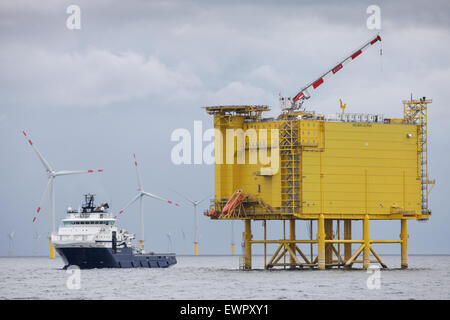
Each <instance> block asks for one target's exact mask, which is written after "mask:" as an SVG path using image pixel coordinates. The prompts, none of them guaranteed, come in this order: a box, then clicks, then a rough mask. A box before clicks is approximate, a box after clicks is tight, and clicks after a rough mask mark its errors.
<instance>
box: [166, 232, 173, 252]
mask: <svg viewBox="0 0 450 320" xmlns="http://www.w3.org/2000/svg"><path fill="white" fill-rule="evenodd" d="M166 236H167V240H168V242H167V252H170V251H172V237H171V236H170V233H167V234H166Z"/></svg>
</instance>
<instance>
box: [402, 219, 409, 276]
mask: <svg viewBox="0 0 450 320" xmlns="http://www.w3.org/2000/svg"><path fill="white" fill-rule="evenodd" d="M408 238H409V235H408V220H406V219H402V220H401V231H400V240H402V244H401V245H402V249H401V254H402V258H401V259H402V261H401V267H402V269H406V268H408Z"/></svg>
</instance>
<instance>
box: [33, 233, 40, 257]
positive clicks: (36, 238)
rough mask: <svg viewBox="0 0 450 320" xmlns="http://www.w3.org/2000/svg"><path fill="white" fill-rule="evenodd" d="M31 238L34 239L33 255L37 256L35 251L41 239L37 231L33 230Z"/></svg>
mask: <svg viewBox="0 0 450 320" xmlns="http://www.w3.org/2000/svg"><path fill="white" fill-rule="evenodd" d="M33 239H34V240H35V243H34V255H35V256H37V254H38V252H37V250H38V244H39V240H40V239H41V235H40V234H39V233H38V232H37V231H35V232H34V234H33Z"/></svg>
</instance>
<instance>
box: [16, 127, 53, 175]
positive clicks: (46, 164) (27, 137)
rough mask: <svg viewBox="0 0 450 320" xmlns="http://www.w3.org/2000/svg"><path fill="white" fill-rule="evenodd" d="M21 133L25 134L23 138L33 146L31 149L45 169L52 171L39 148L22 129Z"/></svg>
mask: <svg viewBox="0 0 450 320" xmlns="http://www.w3.org/2000/svg"><path fill="white" fill-rule="evenodd" d="M22 133H23V135H24V136H25V139H27V140H28V143H29V144H30V146H31V147H32V148H33V150H34V151H35V152H36V154H37V156H38V157H39V160H41V162H42V164H43V165H44V167H45V170H47V171H49V172H52V171H53V169H52V167H51V166H50V164H49V163H48V162H47V160H45V159H44V157H43V156H42V154H41V153H40V152H39V150H38V149H37V148H36V146H35V145H34V144H33V141H31V139H30V137H29V136H28V135H27V133H26V132H25V131H22Z"/></svg>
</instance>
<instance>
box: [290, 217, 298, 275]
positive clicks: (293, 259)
mask: <svg viewBox="0 0 450 320" xmlns="http://www.w3.org/2000/svg"><path fill="white" fill-rule="evenodd" d="M289 240H291V241H295V219H291V220H289ZM289 246H290V247H291V251H290V252H289V264H290V267H291V268H295V265H296V260H297V259H296V257H295V252H296V251H297V250H296V249H295V246H296V245H295V243H291V244H289Z"/></svg>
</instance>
